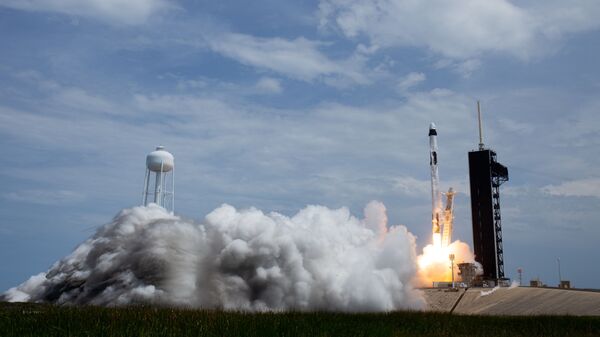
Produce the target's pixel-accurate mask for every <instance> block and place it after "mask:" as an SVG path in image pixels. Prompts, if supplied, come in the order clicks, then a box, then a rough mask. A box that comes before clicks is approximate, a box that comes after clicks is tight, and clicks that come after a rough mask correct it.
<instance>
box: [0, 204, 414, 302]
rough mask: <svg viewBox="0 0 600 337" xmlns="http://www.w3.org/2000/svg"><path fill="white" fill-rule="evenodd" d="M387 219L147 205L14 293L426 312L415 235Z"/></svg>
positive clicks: (374, 209) (49, 298)
mask: <svg viewBox="0 0 600 337" xmlns="http://www.w3.org/2000/svg"><path fill="white" fill-rule="evenodd" d="M386 222H387V217H386V213H385V207H384V206H383V204H381V203H379V202H371V203H370V204H369V205H367V207H366V208H365V218H364V219H362V220H360V219H358V218H355V217H353V216H351V215H350V213H349V211H348V209H346V208H341V209H336V210H331V209H328V208H325V207H321V206H308V207H306V208H305V209H303V210H301V211H300V212H299V213H298V214H296V215H295V216H293V217H291V218H289V217H286V216H284V215H281V214H278V213H269V214H265V213H263V212H261V211H259V210H257V209H247V210H236V209H235V208H233V207H232V206H229V205H223V206H221V207H219V208H217V209H215V210H214V211H213V212H211V213H210V214H208V215H207V216H206V219H205V221H204V222H203V223H201V224H198V223H194V222H192V221H189V220H185V219H182V218H180V217H178V216H174V215H170V214H168V213H166V212H165V211H164V210H163V209H162V208H160V207H158V206H154V205H151V206H148V207H135V208H132V209H126V210H123V211H121V212H120V214H118V215H117V216H116V217H115V218H114V219H113V221H112V222H111V223H109V224H107V225H105V226H103V227H101V228H100V229H99V230H98V231H97V233H96V234H95V235H94V236H93V237H91V238H90V239H88V240H87V241H85V242H84V243H83V244H81V245H80V246H79V247H77V248H76V249H75V251H73V252H72V253H71V254H70V255H69V256H67V257H66V258H64V259H63V260H61V261H59V262H57V263H56V264H54V266H52V267H51V268H50V270H48V272H46V273H42V274H39V275H36V276H33V277H31V278H30V279H29V280H28V281H26V282H25V283H23V284H21V285H20V286H18V287H16V288H12V289H10V290H8V291H7V292H6V293H5V294H4V295H3V296H4V298H5V299H6V300H10V301H32V302H51V303H59V304H96V305H124V304H132V303H146V304H156V305H175V306H190V307H199V308H200V307H201V308H223V309H235V310H258V311H260V310H287V309H293V310H340V311H388V310H395V309H405V308H413V309H416V308H421V307H422V306H423V303H424V302H423V299H422V297H421V294H420V292H419V291H418V290H416V289H414V288H413V286H412V282H413V280H414V279H415V275H416V270H417V265H416V254H415V240H414V237H413V236H412V235H411V234H410V233H409V232H408V231H407V229H406V228H405V227H404V226H395V227H391V228H389V229H388V228H387V226H386Z"/></svg>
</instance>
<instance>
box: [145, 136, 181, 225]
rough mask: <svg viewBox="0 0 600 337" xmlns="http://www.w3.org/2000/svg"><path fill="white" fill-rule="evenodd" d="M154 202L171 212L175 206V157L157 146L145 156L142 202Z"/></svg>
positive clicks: (146, 204) (146, 203)
mask: <svg viewBox="0 0 600 337" xmlns="http://www.w3.org/2000/svg"><path fill="white" fill-rule="evenodd" d="M149 203H155V204H157V205H159V206H162V207H164V208H165V209H167V210H169V211H171V213H172V212H173V209H174V206H175V158H174V157H173V155H172V154H171V153H169V152H168V151H166V150H165V148H164V147H163V146H158V147H157V148H156V150H154V151H152V152H150V153H149V154H148V155H147V156H146V177H145V178H144V192H143V194H142V204H143V205H145V206H148V204H149Z"/></svg>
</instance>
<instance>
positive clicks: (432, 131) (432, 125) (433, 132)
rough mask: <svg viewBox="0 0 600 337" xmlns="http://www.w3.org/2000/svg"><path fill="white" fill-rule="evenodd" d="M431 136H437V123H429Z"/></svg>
mask: <svg viewBox="0 0 600 337" xmlns="http://www.w3.org/2000/svg"><path fill="white" fill-rule="evenodd" d="M429 136H437V131H436V130H435V124H433V123H431V124H429Z"/></svg>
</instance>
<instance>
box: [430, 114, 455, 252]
mask: <svg viewBox="0 0 600 337" xmlns="http://www.w3.org/2000/svg"><path fill="white" fill-rule="evenodd" d="M429 166H430V168H431V224H432V230H431V231H432V233H433V244H434V245H436V246H442V247H447V246H448V245H449V244H450V241H451V239H452V226H453V222H454V207H453V198H454V194H455V193H454V190H453V189H452V187H451V188H450V189H449V190H448V193H445V195H446V207H445V208H442V193H441V192H440V185H439V183H440V177H439V174H438V145H437V130H436V128H435V124H434V123H431V124H429Z"/></svg>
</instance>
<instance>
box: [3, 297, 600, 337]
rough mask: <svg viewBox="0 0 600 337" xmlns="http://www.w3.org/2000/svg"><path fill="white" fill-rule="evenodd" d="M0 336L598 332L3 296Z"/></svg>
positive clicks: (592, 322) (414, 317) (412, 315)
mask: <svg viewBox="0 0 600 337" xmlns="http://www.w3.org/2000/svg"><path fill="white" fill-rule="evenodd" d="M0 336H3V337H9V336H260V337H266V336H310V337H317V336H494V337H496V336H497V337H501V336H545V337H546V336H600V317H573V316H526V317H523V316H521V317H517V316H514V317H507V316H459V315H450V314H447V313H422V312H392V313H380V314H344V313H300V312H283V313H258V314H256V313H242V312H223V311H213V310H192V309H169V308H153V307H126V308H100V307H92V306H85V307H64V306H62V307H61V306H53V305H41V304H9V303H0Z"/></svg>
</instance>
